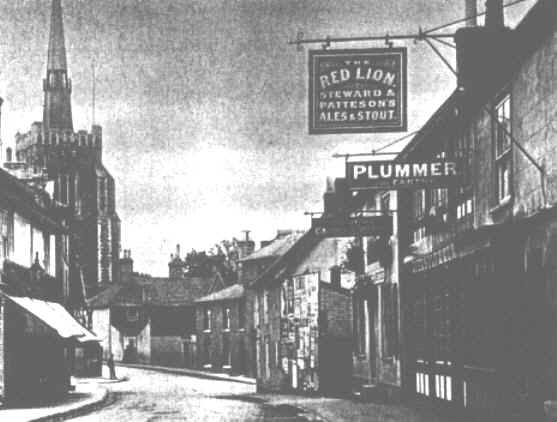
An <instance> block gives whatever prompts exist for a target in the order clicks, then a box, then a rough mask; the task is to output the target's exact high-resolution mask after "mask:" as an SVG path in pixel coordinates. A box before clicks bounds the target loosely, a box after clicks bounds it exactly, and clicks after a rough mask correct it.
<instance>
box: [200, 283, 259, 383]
mask: <svg viewBox="0 0 557 422" xmlns="http://www.w3.org/2000/svg"><path fill="white" fill-rule="evenodd" d="M195 304H196V306H195V311H196V317H195V322H196V332H197V334H196V337H197V348H196V354H194V355H192V358H193V363H194V366H193V367H195V368H198V369H209V370H212V371H217V372H229V373H232V374H247V373H248V360H247V358H248V348H249V337H248V336H247V335H246V332H247V321H246V298H245V289H244V286H243V285H242V284H234V285H232V286H229V287H226V288H224V289H222V290H218V291H215V292H213V293H211V294H209V295H207V296H204V297H202V298H200V299H197V300H196V301H195Z"/></svg>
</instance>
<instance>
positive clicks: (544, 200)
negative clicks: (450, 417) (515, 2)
mask: <svg viewBox="0 0 557 422" xmlns="http://www.w3.org/2000/svg"><path fill="white" fill-rule="evenodd" d="M487 5H488V9H487V13H488V15H487V18H486V22H487V24H486V26H485V27H470V28H464V29H460V30H458V31H457V33H456V37H455V40H456V43H457V64H458V74H459V77H458V89H457V90H455V92H454V93H453V94H452V95H451V96H450V97H449V98H448V99H447V100H446V101H445V103H444V104H443V105H442V106H441V107H440V108H439V109H438V110H437V111H436V112H435V113H434V114H433V116H432V117H431V118H430V119H429V121H428V122H427V123H426V124H425V126H424V127H423V128H422V129H421V130H420V131H419V132H418V134H417V135H416V136H415V137H414V139H413V140H412V141H411V142H410V143H409V145H408V146H407V147H406V148H405V149H404V150H403V151H402V152H401V154H400V155H399V157H398V158H397V159H398V160H401V161H415V160H420V161H422V162H423V161H428V160H433V159H443V158H448V159H451V160H455V161H456V162H457V163H458V165H459V167H460V168H461V170H462V172H463V180H462V181H461V183H460V184H459V185H458V186H454V187H447V188H432V189H418V190H416V191H414V192H413V193H412V194H408V195H402V196H401V198H400V202H399V206H398V209H399V212H400V216H401V219H402V220H404V223H403V225H405V229H404V230H402V231H401V233H400V235H399V243H400V249H401V254H402V256H403V257H404V261H405V267H404V272H403V273H402V281H401V289H402V291H401V297H402V301H403V305H402V310H403V326H404V327H406V328H405V329H404V336H403V337H404V345H405V347H404V349H403V350H402V353H403V355H402V358H403V368H402V382H403V387H404V388H405V390H406V392H408V393H409V394H411V395H413V396H416V397H420V398H423V399H424V400H427V401H430V402H432V403H436V404H439V405H443V406H444V407H449V408H452V409H457V410H458V411H459V412H461V411H462V410H463V409H464V410H465V411H467V412H470V413H471V414H474V415H480V416H479V417H480V418H483V419H484V420H521V421H522V420H541V418H542V413H543V402H544V400H554V399H555V398H557V387H556V386H557V382H556V380H557V376H556V375H555V374H556V372H555V368H556V367H557V365H556V361H555V356H557V353H556V350H555V346H554V345H555V344H556V341H555V339H556V338H557V335H556V332H555V329H554V324H552V321H553V318H554V317H553V315H554V314H555V310H556V309H557V307H556V305H555V303H556V302H555V295H554V293H553V292H555V271H554V267H555V259H556V257H555V239H556V238H555V216H556V214H555V204H556V199H555V198H556V195H557V191H556V190H555V187H556V186H557V185H556V184H555V182H556V172H557V170H556V169H557V167H556V166H555V165H554V162H553V158H552V157H554V156H555V142H554V141H555V140H556V134H555V130H554V129H553V128H554V127H555V123H556V116H557V108H556V104H557V85H556V84H555V60H554V57H555V51H556V40H557V36H556V33H557V32H556V29H557V9H556V8H555V2H554V1H551V0H539V1H537V2H536V3H535V4H534V5H533V6H532V8H531V9H530V11H529V12H528V14H527V15H526V16H525V17H524V18H523V20H522V21H521V22H520V23H519V24H518V25H517V27H516V28H514V29H512V30H511V29H509V28H506V27H504V17H503V7H502V4H501V2H500V1H497V0H493V1H488V3H487ZM405 214H406V215H405Z"/></svg>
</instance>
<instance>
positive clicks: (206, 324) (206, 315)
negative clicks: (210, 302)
mask: <svg viewBox="0 0 557 422" xmlns="http://www.w3.org/2000/svg"><path fill="white" fill-rule="evenodd" d="M211 317H212V311H211V308H209V307H206V308H205V309H204V311H203V330H204V331H211V322H212V321H211Z"/></svg>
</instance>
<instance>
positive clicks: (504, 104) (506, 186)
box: [494, 95, 512, 202]
mask: <svg viewBox="0 0 557 422" xmlns="http://www.w3.org/2000/svg"><path fill="white" fill-rule="evenodd" d="M495 117H496V120H495V122H494V137H495V171H496V178H497V186H496V188H497V200H498V201H499V202H502V201H504V200H506V199H508V198H510V196H511V171H512V154H511V150H512V149H511V138H510V135H509V134H510V133H511V97H510V95H507V96H505V97H504V98H503V99H502V100H501V101H499V102H498V103H497V105H496V106H495Z"/></svg>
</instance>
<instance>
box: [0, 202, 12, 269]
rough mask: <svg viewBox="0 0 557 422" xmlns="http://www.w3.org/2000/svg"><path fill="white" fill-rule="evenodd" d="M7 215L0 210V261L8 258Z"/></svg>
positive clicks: (6, 212)
mask: <svg viewBox="0 0 557 422" xmlns="http://www.w3.org/2000/svg"><path fill="white" fill-rule="evenodd" d="M9 216H10V215H9V213H8V211H4V210H0V260H3V259H5V258H8V256H9V253H10V251H9V247H10V244H9Z"/></svg>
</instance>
